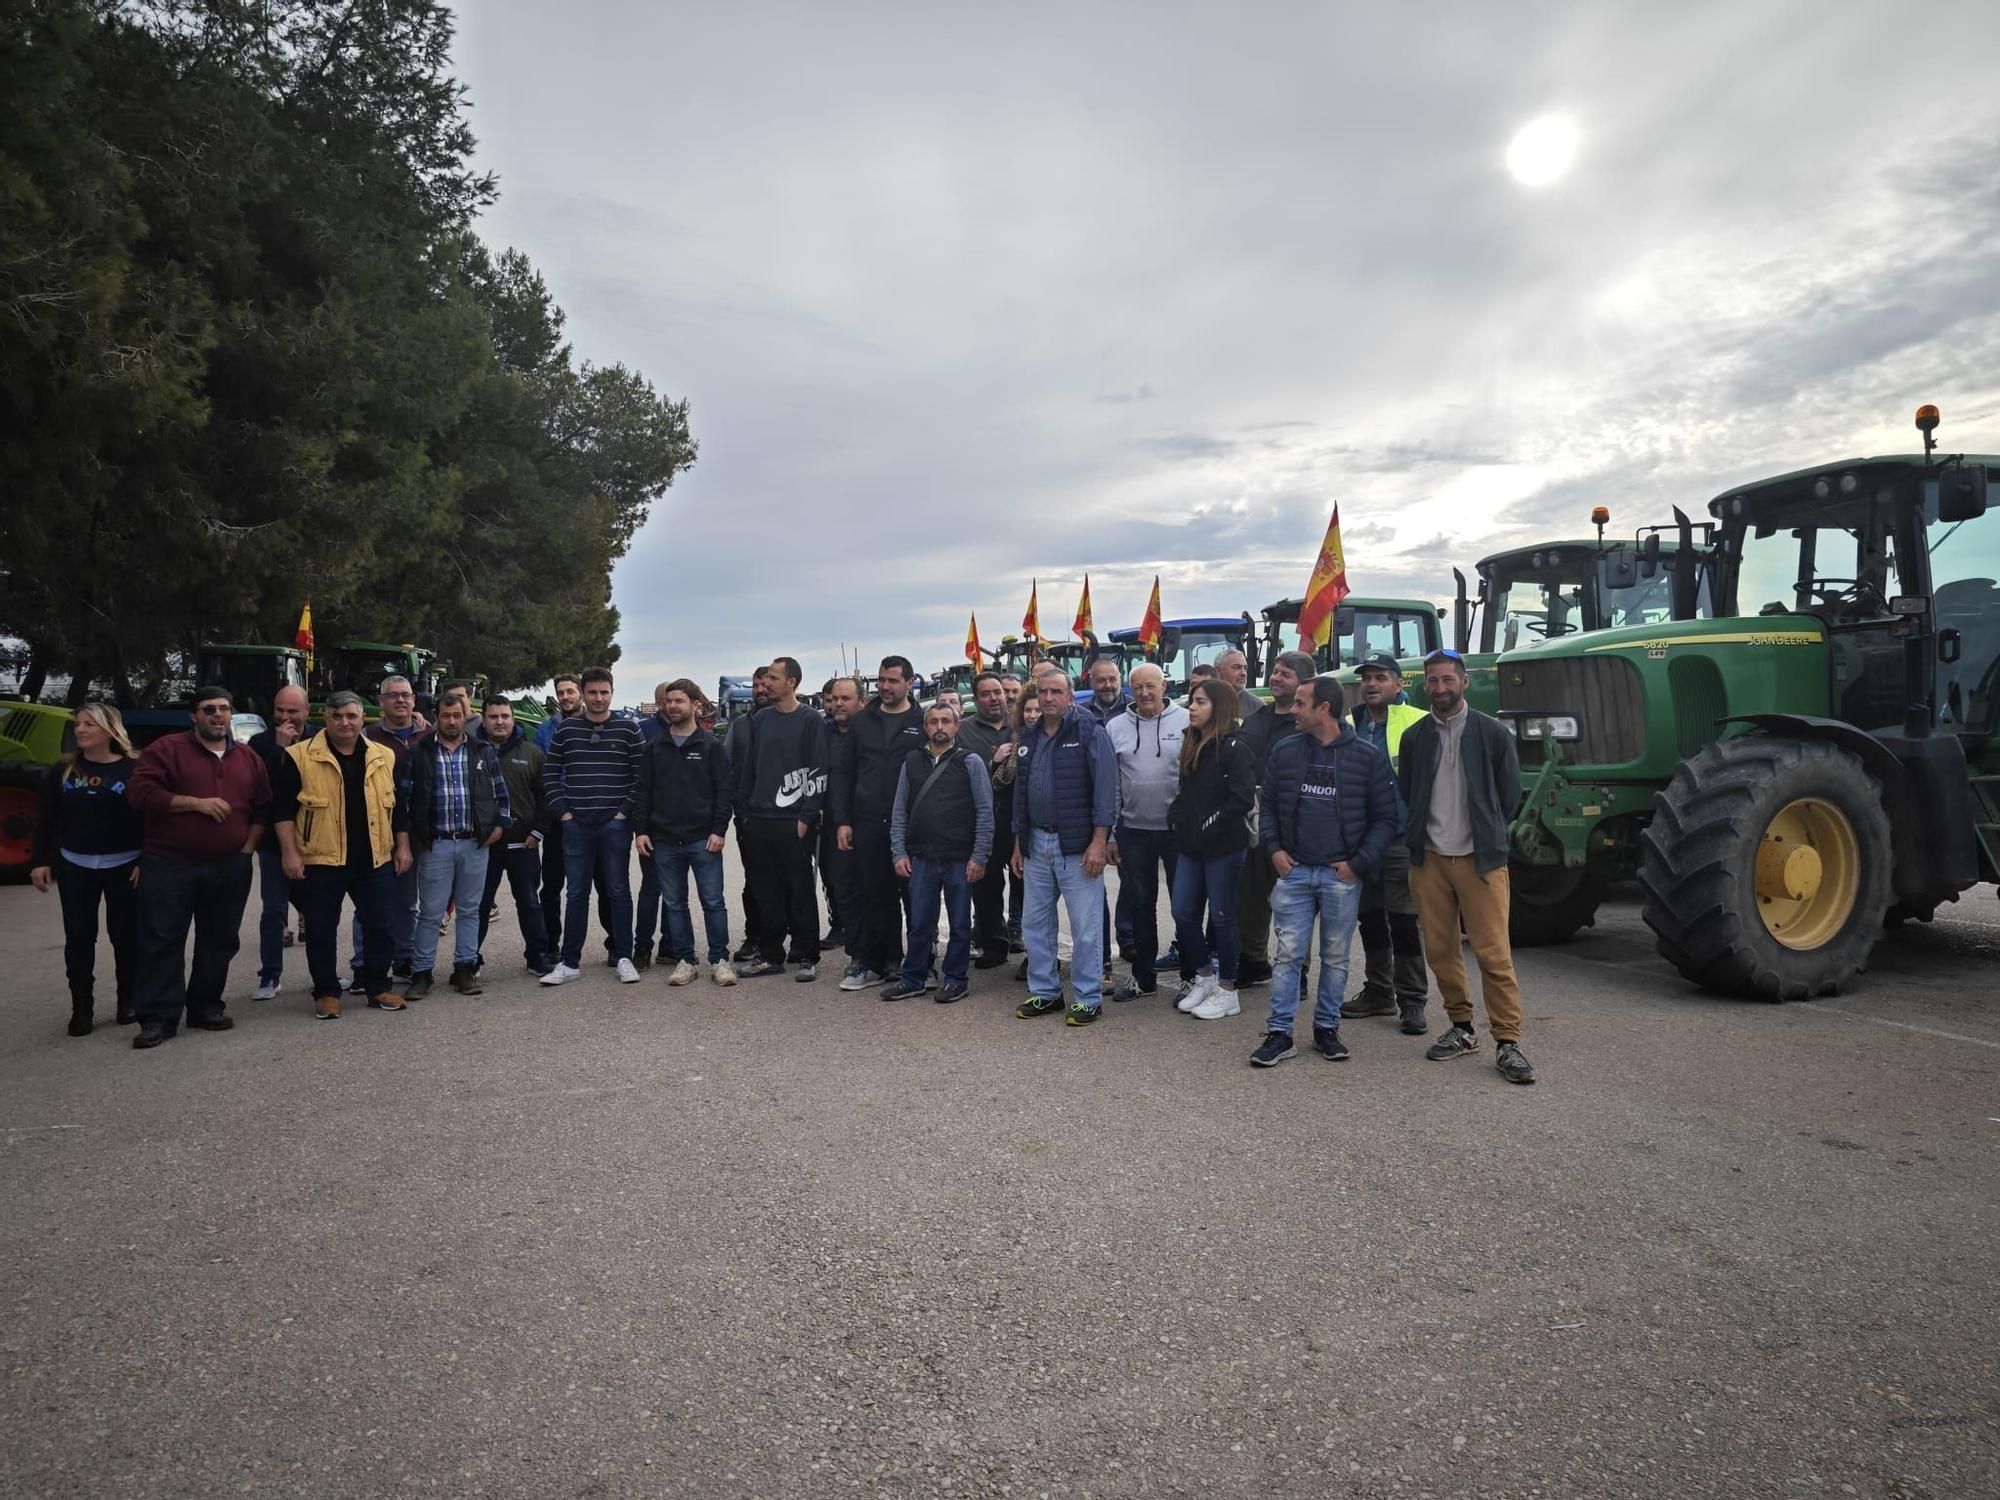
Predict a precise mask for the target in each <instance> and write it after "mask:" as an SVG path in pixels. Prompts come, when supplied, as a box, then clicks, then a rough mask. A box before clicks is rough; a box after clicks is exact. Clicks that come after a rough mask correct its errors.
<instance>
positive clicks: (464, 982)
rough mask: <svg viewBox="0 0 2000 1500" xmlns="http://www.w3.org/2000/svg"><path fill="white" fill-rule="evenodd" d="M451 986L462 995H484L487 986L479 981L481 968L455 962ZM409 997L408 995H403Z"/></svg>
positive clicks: (405, 997)
mask: <svg viewBox="0 0 2000 1500" xmlns="http://www.w3.org/2000/svg"><path fill="white" fill-rule="evenodd" d="M451 987H452V988H453V989H455V990H457V991H458V992H459V994H461V995H483V994H485V993H486V989H485V986H483V985H482V984H480V982H479V970H478V969H477V968H475V967H474V966H473V965H471V964H454V965H452V970H451ZM403 998H404V999H405V1000H407V999H409V998H410V997H409V996H408V995H405V996H404V997H403Z"/></svg>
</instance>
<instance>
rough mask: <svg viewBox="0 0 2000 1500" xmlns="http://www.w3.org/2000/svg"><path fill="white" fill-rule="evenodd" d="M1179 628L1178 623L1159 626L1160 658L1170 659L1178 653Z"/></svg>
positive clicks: (1179, 642) (1179, 646)
mask: <svg viewBox="0 0 2000 1500" xmlns="http://www.w3.org/2000/svg"><path fill="white" fill-rule="evenodd" d="M1180 649H1181V628H1180V626H1178V625H1162V626H1161V627H1160V660H1161V661H1170V660H1172V659H1173V658H1174V657H1176V656H1178V655H1179V654H1180Z"/></svg>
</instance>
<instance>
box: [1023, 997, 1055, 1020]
mask: <svg viewBox="0 0 2000 1500" xmlns="http://www.w3.org/2000/svg"><path fill="white" fill-rule="evenodd" d="M1062 1008H1063V1003H1062V1001H1061V1000H1060V999H1055V998H1051V997H1050V996H1048V995H1030V996H1029V997H1028V998H1027V999H1025V1000H1023V1001H1022V1002H1021V1003H1020V1004H1019V1005H1017V1006H1015V1007H1014V1017H1015V1019H1016V1020H1021V1021H1032V1020H1034V1019H1035V1018H1036V1017H1037V1016H1052V1015H1054V1014H1056V1012H1058V1011H1060V1010H1061V1009H1062Z"/></svg>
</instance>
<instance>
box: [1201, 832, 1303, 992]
mask: <svg viewBox="0 0 2000 1500" xmlns="http://www.w3.org/2000/svg"><path fill="white" fill-rule="evenodd" d="M1248 853H1249V850H1247V849H1236V850H1232V851H1231V852H1230V853H1228V854H1210V855H1206V856H1204V855H1199V854H1188V853H1185V852H1183V853H1182V854H1181V856H1180V860H1179V862H1178V863H1177V864H1176V865H1175V867H1174V939H1175V941H1176V942H1178V943H1179V944H1180V949H1181V974H1182V975H1183V976H1184V977H1186V978H1189V979H1192V978H1193V977H1194V976H1195V975H1197V974H1199V973H1201V972H1202V970H1204V969H1206V968H1207V967H1208V958H1209V940H1210V938H1211V937H1213V939H1214V947H1215V966H1216V975H1217V977H1218V978H1220V979H1221V980H1222V982H1223V983H1224V984H1225V985H1228V986H1229V987H1230V988H1231V989H1234V988H1235V987H1236V965H1237V963H1238V962H1239V961H1240V959H1241V958H1242V949H1241V946H1240V945H1239V944H1238V942H1237V941H1236V886H1237V882H1238V881H1240V880H1241V879H1242V877H1243V859H1244V856H1245V855H1247V854H1248ZM1204 906H1206V908H1207V911H1206V915H1207V925H1206V927H1204V926H1203V920H1202V919H1203V914H1204V913H1203V908H1204ZM1292 984H1293V986H1294V989H1295V990H1296V987H1297V985H1298V976H1297V973H1296V971H1295V972H1294V974H1293V977H1292ZM1297 1003H1298V1002H1297V997H1296V994H1295V995H1294V998H1293V1004H1294V1006H1296V1005H1297Z"/></svg>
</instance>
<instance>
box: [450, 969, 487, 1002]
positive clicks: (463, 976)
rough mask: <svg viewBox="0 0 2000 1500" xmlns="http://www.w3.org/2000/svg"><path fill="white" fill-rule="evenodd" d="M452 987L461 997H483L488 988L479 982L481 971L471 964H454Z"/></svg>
mask: <svg viewBox="0 0 2000 1500" xmlns="http://www.w3.org/2000/svg"><path fill="white" fill-rule="evenodd" d="M451 987H452V988H453V989H455V990H457V991H458V992H459V994H461V995H483V994H484V993H486V986H484V985H483V984H481V983H480V982H479V970H477V969H476V968H474V967H473V966H472V965H471V964H453V965H452V968H451Z"/></svg>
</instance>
